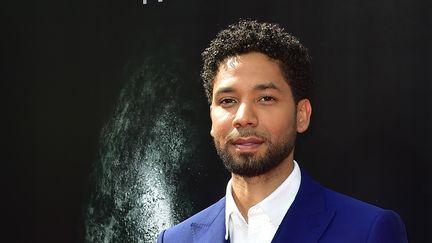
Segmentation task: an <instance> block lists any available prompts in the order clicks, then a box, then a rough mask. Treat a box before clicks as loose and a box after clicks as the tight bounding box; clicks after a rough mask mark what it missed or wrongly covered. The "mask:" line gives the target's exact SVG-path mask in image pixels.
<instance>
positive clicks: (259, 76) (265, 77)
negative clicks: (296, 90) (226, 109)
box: [213, 52, 288, 91]
mask: <svg viewBox="0 0 432 243" xmlns="http://www.w3.org/2000/svg"><path fill="white" fill-rule="evenodd" d="M239 81H241V82H240V84H241V85H248V84H249V85H251V86H255V85H256V84H258V83H270V82H271V83H274V84H276V85H277V86H285V87H286V88H288V83H287V82H286V79H285V76H284V75H283V72H282V70H281V68H280V64H279V62H278V61H277V60H275V59H272V58H270V57H268V56H266V55H264V54H262V53H258V52H252V53H247V54H242V55H237V56H233V57H229V58H227V59H225V60H224V62H222V63H221V64H220V65H219V69H218V71H217V73H216V76H215V79H214V83H213V88H217V87H218V86H219V85H224V86H226V85H234V84H239ZM213 91H214V90H213Z"/></svg>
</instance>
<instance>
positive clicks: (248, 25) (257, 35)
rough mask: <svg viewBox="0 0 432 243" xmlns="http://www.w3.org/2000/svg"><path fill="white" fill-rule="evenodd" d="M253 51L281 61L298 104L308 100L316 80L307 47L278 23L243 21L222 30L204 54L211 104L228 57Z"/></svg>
mask: <svg viewBox="0 0 432 243" xmlns="http://www.w3.org/2000/svg"><path fill="white" fill-rule="evenodd" d="M250 52H260V53H262V54H265V55H267V56H268V57H270V58H272V59H275V60H277V61H278V63H279V65H280V67H281V70H282V72H283V74H284V76H285V79H286V80H287V82H288V85H289V86H290V88H291V91H292V93H293V98H294V101H295V103H296V104H297V102H298V101H300V100H301V99H305V98H308V97H309V96H308V93H309V90H310V89H311V87H312V84H313V80H312V75H311V57H310V56H309V53H308V50H307V49H306V47H304V46H303V45H302V44H301V43H300V42H299V40H298V39H297V38H296V37H294V36H292V35H290V34H289V33H287V32H286V31H285V30H284V29H283V28H282V27H280V26H279V25H278V24H271V23H259V22H257V21H255V20H240V21H239V22H238V23H236V24H232V25H229V26H228V28H226V29H224V30H222V31H220V32H219V33H218V34H217V35H216V38H215V39H213V40H212V41H211V42H210V46H209V47H207V48H206V49H205V50H204V52H203V53H202V54H201V56H202V59H203V68H202V71H201V78H202V79H203V85H204V90H205V93H206V95H207V98H208V101H209V103H211V102H212V93H213V81H214V78H215V76H216V74H217V72H218V69H219V65H220V64H221V63H223V62H224V61H225V60H226V59H227V58H230V57H233V56H236V55H241V54H246V53H250Z"/></svg>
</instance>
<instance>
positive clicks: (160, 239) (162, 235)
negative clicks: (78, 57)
mask: <svg viewBox="0 0 432 243" xmlns="http://www.w3.org/2000/svg"><path fill="white" fill-rule="evenodd" d="M164 234H165V230H163V231H162V232H161V233H160V234H159V236H158V239H157V243H163V242H164V239H163V238H164Z"/></svg>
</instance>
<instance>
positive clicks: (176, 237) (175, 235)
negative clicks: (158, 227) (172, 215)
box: [158, 197, 225, 243]
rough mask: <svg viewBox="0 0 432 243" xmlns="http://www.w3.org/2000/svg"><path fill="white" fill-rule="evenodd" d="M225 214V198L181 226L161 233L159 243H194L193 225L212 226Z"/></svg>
mask: <svg viewBox="0 0 432 243" xmlns="http://www.w3.org/2000/svg"><path fill="white" fill-rule="evenodd" d="M224 212H225V197H223V198H222V199H220V200H219V201H217V202H216V203H214V204H212V205H211V206H209V207H207V208H205V209H204V210H202V211H200V212H198V213H196V214H194V215H193V216H191V217H189V218H187V219H185V220H184V221H182V222H180V223H179V224H177V225H175V226H173V227H171V228H169V229H166V230H164V231H162V232H161V234H160V235H159V237H158V243H159V242H160V243H162V242H164V243H169V242H192V225H193V224H198V225H210V224H211V223H212V222H213V221H214V220H215V219H216V218H217V217H218V216H219V215H220V214H221V213H224Z"/></svg>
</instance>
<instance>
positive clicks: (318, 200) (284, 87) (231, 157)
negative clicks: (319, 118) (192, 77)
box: [158, 21, 407, 243]
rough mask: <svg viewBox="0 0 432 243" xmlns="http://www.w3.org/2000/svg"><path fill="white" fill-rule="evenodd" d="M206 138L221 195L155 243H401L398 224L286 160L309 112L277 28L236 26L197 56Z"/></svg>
mask: <svg viewBox="0 0 432 243" xmlns="http://www.w3.org/2000/svg"><path fill="white" fill-rule="evenodd" d="M202 56H203V60H204V67H203V71H202V78H203V81H204V88H205V91H206V94H207V96H208V98H209V102H210V116H211V120H212V128H211V131H210V134H211V136H212V137H213V139H214V143H215V146H216V149H217V152H218V154H219V156H220V157H221V159H222V161H223V163H224V165H225V167H226V168H227V169H228V170H229V171H230V172H231V174H232V178H231V180H230V181H229V182H228V185H227V190H226V196H225V197H224V198H222V199H221V200H220V201H218V202H217V203H215V204H213V205H212V206H210V207H208V208H207V209H205V210H203V211H201V212H199V213H198V214H196V215H194V216H192V217H191V218H189V219H187V220H185V221H184V222H182V223H180V224H178V225H176V226H174V227H173V228H171V229H168V230H165V231H163V232H162V233H161V234H160V236H159V239H158V242H164V243H167V242H168V243H170V242H188V243H189V242H212V243H213V242H228V241H229V242H231V243H237V242H260V243H265V242H289V243H297V242H304V243H312V242H323V243H338V242H341V243H356V242H369V243H374V242H381V243H398V242H407V237H406V232H405V227H404V225H403V222H402V221H401V219H400V217H399V216H398V215H397V214H396V213H394V212H392V211H388V210H384V209H381V208H378V207H375V206H372V205H370V204H367V203H364V202H361V201H358V200H356V199H353V198H350V197H348V196H345V195H342V194H339V193H336V192H334V191H331V190H329V189H327V188H324V187H322V186H321V185H319V184H318V183H316V182H315V181H313V180H312V179H311V178H309V177H308V175H307V174H305V172H304V171H303V170H301V169H300V167H299V165H298V163H297V162H296V161H294V160H293V156H294V144H295V138H296V134H297V133H302V132H304V131H306V129H307V128H308V126H309V121H310V116H311V113H312V107H311V103H310V101H309V99H308V90H309V89H310V87H311V85H312V79H311V75H310V57H309V55H308V52H307V49H306V48H305V47H303V46H302V45H301V44H300V42H299V41H298V40H297V39H296V38H295V37H293V36H291V35H289V34H288V33H286V32H285V31H284V30H283V29H282V28H281V27H279V26H278V25H275V24H267V23H258V22H256V21H240V22H239V23H237V24H235V25H231V26H229V27H228V28H227V29H225V30H223V31H221V32H220V33H219V34H218V35H217V36H216V38H215V39H214V40H213V41H212V42H211V44H210V46H209V47H208V48H207V49H206V50H205V51H204V52H203V55H202Z"/></svg>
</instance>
